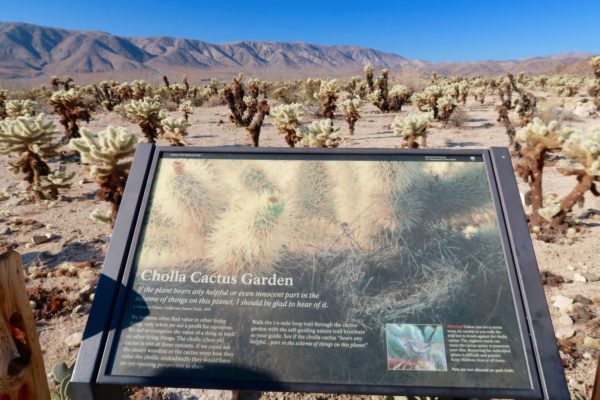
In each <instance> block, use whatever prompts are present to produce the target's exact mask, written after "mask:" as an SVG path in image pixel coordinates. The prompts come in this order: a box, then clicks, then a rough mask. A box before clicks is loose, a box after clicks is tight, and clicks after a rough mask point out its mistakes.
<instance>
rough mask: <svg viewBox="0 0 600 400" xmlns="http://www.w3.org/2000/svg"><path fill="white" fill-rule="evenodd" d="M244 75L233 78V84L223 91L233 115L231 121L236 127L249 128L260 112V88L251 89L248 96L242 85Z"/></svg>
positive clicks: (230, 117)
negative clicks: (255, 115)
mask: <svg viewBox="0 0 600 400" xmlns="http://www.w3.org/2000/svg"><path fill="white" fill-rule="evenodd" d="M242 80H243V75H242V74H239V75H238V76H237V77H236V78H233V80H232V81H231V84H230V85H229V86H227V87H225V89H224V90H223V98H224V99H225V101H226V102H227V105H228V106H229V111H230V112H231V115H230V116H229V119H230V121H231V122H233V123H235V124H236V126H248V125H250V123H251V122H252V119H253V118H254V114H256V112H257V111H258V95H259V90H258V88H254V89H252V88H250V95H249V96H247V95H246V92H245V91H244V87H243V85H242Z"/></svg>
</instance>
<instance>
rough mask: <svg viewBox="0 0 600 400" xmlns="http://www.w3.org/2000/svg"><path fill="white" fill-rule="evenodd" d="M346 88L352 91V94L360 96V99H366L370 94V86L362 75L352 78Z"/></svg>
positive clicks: (349, 91)
mask: <svg viewBox="0 0 600 400" xmlns="http://www.w3.org/2000/svg"><path fill="white" fill-rule="evenodd" d="M344 90H346V91H347V92H348V93H350V96H353V97H358V98H359V99H366V98H367V97H368V94H369V86H368V85H367V82H365V81H364V80H363V79H362V78H361V77H360V76H353V77H352V78H350V81H349V82H348V84H347V85H346V86H345V87H344Z"/></svg>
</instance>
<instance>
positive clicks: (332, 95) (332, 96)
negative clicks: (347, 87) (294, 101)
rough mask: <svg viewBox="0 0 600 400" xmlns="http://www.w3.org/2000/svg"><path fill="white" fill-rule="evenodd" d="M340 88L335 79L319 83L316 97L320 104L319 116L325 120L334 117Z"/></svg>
mask: <svg viewBox="0 0 600 400" xmlns="http://www.w3.org/2000/svg"><path fill="white" fill-rule="evenodd" d="M340 90H341V87H340V85H339V83H338V81H337V80H336V79H332V80H329V81H324V82H322V83H321V87H320V88H319V92H318V93H317V94H316V97H317V98H318V99H319V101H320V102H321V114H322V115H323V116H324V117H325V118H329V119H333V118H334V116H335V109H336V103H335V102H336V101H337V99H338V96H339V93H340Z"/></svg>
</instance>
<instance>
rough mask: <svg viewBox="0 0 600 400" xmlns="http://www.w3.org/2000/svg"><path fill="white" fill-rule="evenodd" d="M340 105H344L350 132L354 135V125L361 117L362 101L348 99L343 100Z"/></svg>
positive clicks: (343, 108) (343, 110)
mask: <svg viewBox="0 0 600 400" xmlns="http://www.w3.org/2000/svg"><path fill="white" fill-rule="evenodd" d="M340 106H341V107H342V112H343V113H344V115H345V117H346V121H347V122H348V129H349V131H350V134H351V135H354V125H355V124H356V121H358V119H359V118H360V108H361V107H362V103H361V102H360V99H347V100H344V101H342V103H341V104H340Z"/></svg>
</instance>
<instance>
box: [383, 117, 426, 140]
mask: <svg viewBox="0 0 600 400" xmlns="http://www.w3.org/2000/svg"><path fill="white" fill-rule="evenodd" d="M430 121H431V116H430V115H429V114H409V115H407V116H406V117H404V118H402V117H400V116H397V117H396V118H394V122H393V123H392V129H393V131H394V134H395V135H396V136H402V138H404V142H403V143H402V147H409V148H417V147H419V144H418V143H417V138H418V137H420V138H421V146H422V147H426V146H427V130H428V128H429V122H430Z"/></svg>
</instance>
